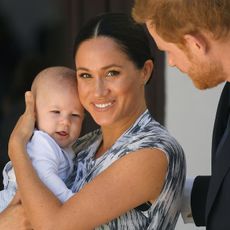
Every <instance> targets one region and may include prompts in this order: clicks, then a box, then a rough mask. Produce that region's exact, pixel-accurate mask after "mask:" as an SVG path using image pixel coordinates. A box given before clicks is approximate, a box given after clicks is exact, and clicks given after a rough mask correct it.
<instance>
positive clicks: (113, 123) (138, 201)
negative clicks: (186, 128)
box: [0, 14, 185, 230]
mask: <svg viewBox="0 0 230 230" xmlns="http://www.w3.org/2000/svg"><path fill="white" fill-rule="evenodd" d="M75 63H76V75H77V81H78V92H79V97H80V100H81V103H82V104H83V106H84V107H85V109H86V110H87V111H88V112H89V113H90V114H91V116H92V117H93V119H94V120H95V121H96V122H97V124H99V125H100V127H101V128H100V130H96V131H94V132H92V133H90V134H88V135H86V136H84V137H82V138H81V139H79V140H78V141H77V143H76V145H75V151H76V153H77V155H76V158H75V173H74V174H73V175H72V176H71V177H70V178H69V180H68V181H67V184H68V185H69V186H71V189H72V190H73V191H74V192H76V195H75V196H73V197H72V198H71V199H69V200H68V201H67V202H66V203H64V204H61V203H60V202H59V201H58V199H57V198H56V197H55V196H54V195H53V194H52V193H51V192H49V190H48V189H47V188H46V187H45V186H44V185H43V184H42V183H41V182H40V181H39V179H38V177H37V175H36V174H35V172H34V170H33V168H32V166H31V163H30V161H29V159H28V158H27V154H26V153H25V151H26V150H25V146H26V143H27V142H28V140H29V138H30V136H31V133H32V129H33V126H34V112H33V98H32V97H31V94H30V93H27V95H26V111H25V113H24V115H23V116H22V117H21V118H20V120H19V121H18V123H17V125H16V127H15V129H14V131H13V133H12V135H11V138H10V142H9V155H10V158H11V160H12V162H13V165H14V167H15V172H16V177H17V181H18V187H19V191H20V197H21V202H22V204H23V208H24V210H25V213H26V216H27V217H28V220H29V222H30V223H31V225H32V226H33V229H46V230H47V229H48V230H49V229H52V230H53V229H68V230H71V229H79V230H81V229H83V230H87V229H95V228H96V229H114V230H115V229H132V230H133V229H161V230H163V229H174V227H175V224H176V221H177V218H178V214H179V208H180V196H181V193H182V189H183V183H184V178H185V160H184V155H183V150H182V149H181V147H180V146H179V144H178V143H177V142H176V140H175V139H174V138H173V137H171V136H170V135H169V134H168V132H167V131H166V130H165V128H164V127H162V126H161V125H160V124H159V123H157V122H156V121H155V120H154V119H153V118H152V117H151V115H150V114H149V112H148V110H147V108H146V102H145V97H144V92H145V90H144V88H145V84H146V83H147V82H148V80H149V78H150V76H151V73H152V70H153V62H152V60H151V55H150V49H149V47H148V39H147V37H146V35H145V32H144V29H143V28H142V27H141V26H140V25H137V24H135V23H134V22H133V21H132V20H131V19H130V18H129V17H128V16H126V15H124V14H104V15H101V16H98V17H96V18H94V19H92V20H91V21H89V23H88V24H86V25H85V27H83V29H82V30H81V31H80V33H79V35H78V37H77V39H76V42H75ZM22 127H23V128H22ZM28 188H29V189H28ZM15 202H16V201H15ZM16 207H17V208H18V209H19V207H18V205H17V206H16ZM20 211H21V212H22V211H23V210H21V209H20ZM8 212H11V213H12V212H13V208H12V207H10V208H9V209H8ZM2 215H4V216H0V228H1V223H3V222H4V220H5V222H7V218H9V214H7V212H6V213H3V214H2ZM9 222H10V221H9ZM9 222H8V225H6V224H5V226H9ZM12 222H13V223H12ZM12 222H10V223H11V224H14V221H12ZM27 224H28V223H27ZM2 226H3V225H2ZM27 226H28V225H27ZM5 229H7V228H6V227H5ZM8 229H10V228H9V227H8ZM22 229H23V228H22ZM24 229H30V226H28V227H27V228H24Z"/></svg>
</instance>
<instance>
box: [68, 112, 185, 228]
mask: <svg viewBox="0 0 230 230" xmlns="http://www.w3.org/2000/svg"><path fill="white" fill-rule="evenodd" d="M101 141H102V136H101V132H100V130H96V131H93V132H91V133H89V134H87V135H85V136H84V137H82V138H80V139H79V140H78V141H77V143H76V144H75V151H76V153H77V155H76V158H75V170H74V173H73V174H72V175H71V177H70V178H69V179H68V181H67V182H66V183H67V185H68V187H70V188H71V189H72V191H73V192H78V191H80V190H81V189H82V188H83V187H84V185H85V184H87V183H88V182H90V181H91V180H92V179H93V178H94V177H96V176H97V175H98V174H100V173H101V172H102V171H103V170H105V169H106V168H108V167H109V166H110V165H111V164H112V163H113V162H115V161H116V160H118V159H119V158H121V157H122V156H124V155H126V154H132V152H134V151H136V150H138V149H142V148H157V149H161V150H162V151H163V152H164V153H165V154H166V156H167V159H168V172H167V175H166V178H165V184H164V187H163V189H162V192H161V194H160V195H159V197H158V199H157V200H156V201H155V202H154V203H153V204H152V205H149V206H147V207H146V205H145V204H144V205H142V206H139V207H137V208H135V209H132V210H130V211H129V212H127V213H125V214H124V215H121V216H120V217H118V218H116V219H114V220H112V221H110V222H109V223H106V224H104V225H102V226H100V227H98V228H96V229H97V230H103V229H105V230H107V229H110V230H150V229H151V230H157V229H158V230H165V229H167V230H169V229H170V230H171V229H174V228H175V225H176V222H177V219H178V215H179V212H180V211H179V210H180V199H181V194H182V190H183V185H184V180H185V173H186V167H185V158H184V153H183V150H182V148H181V146H180V145H179V144H178V143H177V141H176V140H175V139H174V138H173V137H172V136H170V134H169V133H168V131H167V130H166V129H165V128H164V127H163V126H161V125H160V124H159V123H158V122H156V121H155V120H154V119H153V118H152V116H151V115H150V113H149V111H148V110H146V111H145V112H144V113H143V114H142V115H141V116H140V117H139V118H138V119H137V120H136V122H135V123H134V124H133V125H132V127H130V128H129V129H128V130H127V131H126V132H125V133H123V134H122V135H121V136H120V138H119V139H118V140H117V141H116V143H114V145H113V146H112V147H111V149H109V150H108V151H107V152H106V153H105V154H104V155H102V156H101V157H99V158H97V159H95V158H94V155H95V152H96V150H97V149H98V147H99V145H100V143H101ZM152 186H154V185H152Z"/></svg>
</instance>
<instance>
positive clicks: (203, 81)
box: [188, 58, 227, 89]
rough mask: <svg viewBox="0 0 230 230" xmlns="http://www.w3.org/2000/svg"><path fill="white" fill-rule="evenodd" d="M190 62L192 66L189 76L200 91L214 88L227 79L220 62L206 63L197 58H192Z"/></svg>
mask: <svg viewBox="0 0 230 230" xmlns="http://www.w3.org/2000/svg"><path fill="white" fill-rule="evenodd" d="M190 61H191V63H192V65H191V68H190V69H189V70H188V75H189V76H190V78H191V79H192V81H193V83H194V85H195V86H196V88H198V89H208V88H213V87H215V86H217V85H218V84H220V83H222V82H224V81H225V80H226V79H227V76H226V75H227V74H226V73H225V72H224V70H223V67H222V65H221V63H220V62H219V61H215V62H214V61H210V62H207V63H204V62H199V61H197V60H195V58H190Z"/></svg>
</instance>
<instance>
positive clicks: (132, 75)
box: [75, 37, 150, 126]
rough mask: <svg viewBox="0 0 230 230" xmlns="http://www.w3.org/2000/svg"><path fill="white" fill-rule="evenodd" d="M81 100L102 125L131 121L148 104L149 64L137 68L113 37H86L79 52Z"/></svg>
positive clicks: (129, 122) (76, 60)
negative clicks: (145, 97) (146, 96)
mask: <svg viewBox="0 0 230 230" xmlns="http://www.w3.org/2000/svg"><path fill="white" fill-rule="evenodd" d="M75 62H76V70H77V80H78V91H79V97H80V100H81V103H82V104H83V106H84V107H85V109H86V110H87V111H88V112H89V113H90V114H91V116H92V117H93V118H94V120H95V121H96V123H97V124H99V125H100V126H111V125H114V124H119V125H122V126H124V125H128V124H131V123H132V122H133V121H134V120H135V119H136V118H137V117H138V116H139V115H140V114H141V113H142V112H143V111H144V110H145V108H146V105H145V100H144V84H145V82H146V81H147V78H148V77H149V75H150V74H149V73H146V72H148V71H146V67H143V69H138V68H137V67H136V66H135V65H134V63H133V62H132V61H131V60H130V59H129V58H128V56H127V55H126V54H125V53H124V52H123V51H122V50H121V48H120V47H119V45H118V44H117V43H116V42H114V40H113V39H111V38H107V37H97V38H92V39H89V40H86V41H84V42H83V43H81V45H80V46H79V48H78V50H77V53H76V58H75Z"/></svg>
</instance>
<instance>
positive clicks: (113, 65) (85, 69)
mask: <svg viewBox="0 0 230 230" xmlns="http://www.w3.org/2000/svg"><path fill="white" fill-rule="evenodd" d="M112 67H117V68H122V65H117V64H110V65H106V66H103V67H102V68H101V69H109V68H112ZM80 70H82V71H90V70H89V69H87V68H85V67H78V68H76V71H80Z"/></svg>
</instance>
